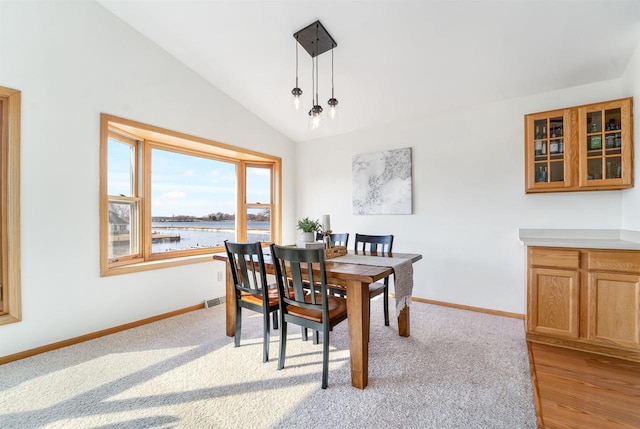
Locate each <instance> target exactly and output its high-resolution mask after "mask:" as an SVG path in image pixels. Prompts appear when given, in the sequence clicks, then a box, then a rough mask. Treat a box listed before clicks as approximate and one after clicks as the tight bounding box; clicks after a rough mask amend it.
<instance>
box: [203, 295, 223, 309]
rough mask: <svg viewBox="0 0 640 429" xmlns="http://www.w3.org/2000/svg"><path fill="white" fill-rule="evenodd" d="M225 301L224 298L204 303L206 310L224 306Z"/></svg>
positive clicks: (208, 300)
mask: <svg viewBox="0 0 640 429" xmlns="http://www.w3.org/2000/svg"><path fill="white" fill-rule="evenodd" d="M224 301H225V298H224V297H220V298H213V299H207V300H205V301H204V308H209V307H213V306H215V305H219V304H223V303H224Z"/></svg>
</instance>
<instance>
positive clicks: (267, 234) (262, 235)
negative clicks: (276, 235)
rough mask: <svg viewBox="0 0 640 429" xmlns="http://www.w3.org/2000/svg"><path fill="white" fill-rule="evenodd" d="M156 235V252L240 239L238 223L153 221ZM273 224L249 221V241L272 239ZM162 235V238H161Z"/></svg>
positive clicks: (153, 246) (218, 244)
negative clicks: (237, 232)
mask: <svg viewBox="0 0 640 429" xmlns="http://www.w3.org/2000/svg"><path fill="white" fill-rule="evenodd" d="M151 227H152V229H153V233H154V235H155V236H156V237H158V238H154V240H153V243H152V250H153V253H161V252H170V251H176V250H187V249H194V248H203V247H218V246H223V245H224V240H231V241H234V240H235V239H236V236H235V234H236V230H235V222H233V221H222V222H220V221H210V222H153V223H152V224H151ZM269 227H270V224H269V222H268V221H265V222H255V221H254V222H249V223H248V230H247V240H248V241H270V240H271V231H270V229H269ZM161 237H162V238H161Z"/></svg>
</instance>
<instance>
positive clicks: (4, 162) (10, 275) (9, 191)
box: [0, 86, 22, 325]
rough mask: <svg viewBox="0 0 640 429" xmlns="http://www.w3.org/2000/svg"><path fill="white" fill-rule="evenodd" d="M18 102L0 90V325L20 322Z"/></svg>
mask: <svg viewBox="0 0 640 429" xmlns="http://www.w3.org/2000/svg"><path fill="white" fill-rule="evenodd" d="M20 101H21V93H20V91H18V90H15V89H11V88H5V87H2V86H0V115H1V118H0V151H1V155H0V211H1V213H0V264H1V265H0V277H1V281H2V285H3V288H2V294H3V297H2V300H3V303H2V308H0V325H5V324H9V323H15V322H19V321H21V320H22V299H21V275H20Z"/></svg>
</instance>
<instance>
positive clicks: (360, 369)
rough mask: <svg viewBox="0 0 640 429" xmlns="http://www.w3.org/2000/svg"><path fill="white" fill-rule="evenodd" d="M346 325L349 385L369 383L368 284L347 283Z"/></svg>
mask: <svg viewBox="0 0 640 429" xmlns="http://www.w3.org/2000/svg"><path fill="white" fill-rule="evenodd" d="M347 324H348V326H349V351H350V355H351V385H352V386H353V387H357V388H358V389H364V388H365V387H367V384H368V383H369V284H368V283H361V282H359V281H347Z"/></svg>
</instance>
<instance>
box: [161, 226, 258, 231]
mask: <svg viewBox="0 0 640 429" xmlns="http://www.w3.org/2000/svg"><path fill="white" fill-rule="evenodd" d="M151 229H184V230H189V231H235V230H236V229H235V228H234V227H227V226H193V225H189V226H186V225H166V226H165V225H153V226H152V227H151ZM247 231H248V232H251V231H258V232H260V231H269V228H255V227H252V228H250V229H248V230H247Z"/></svg>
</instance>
